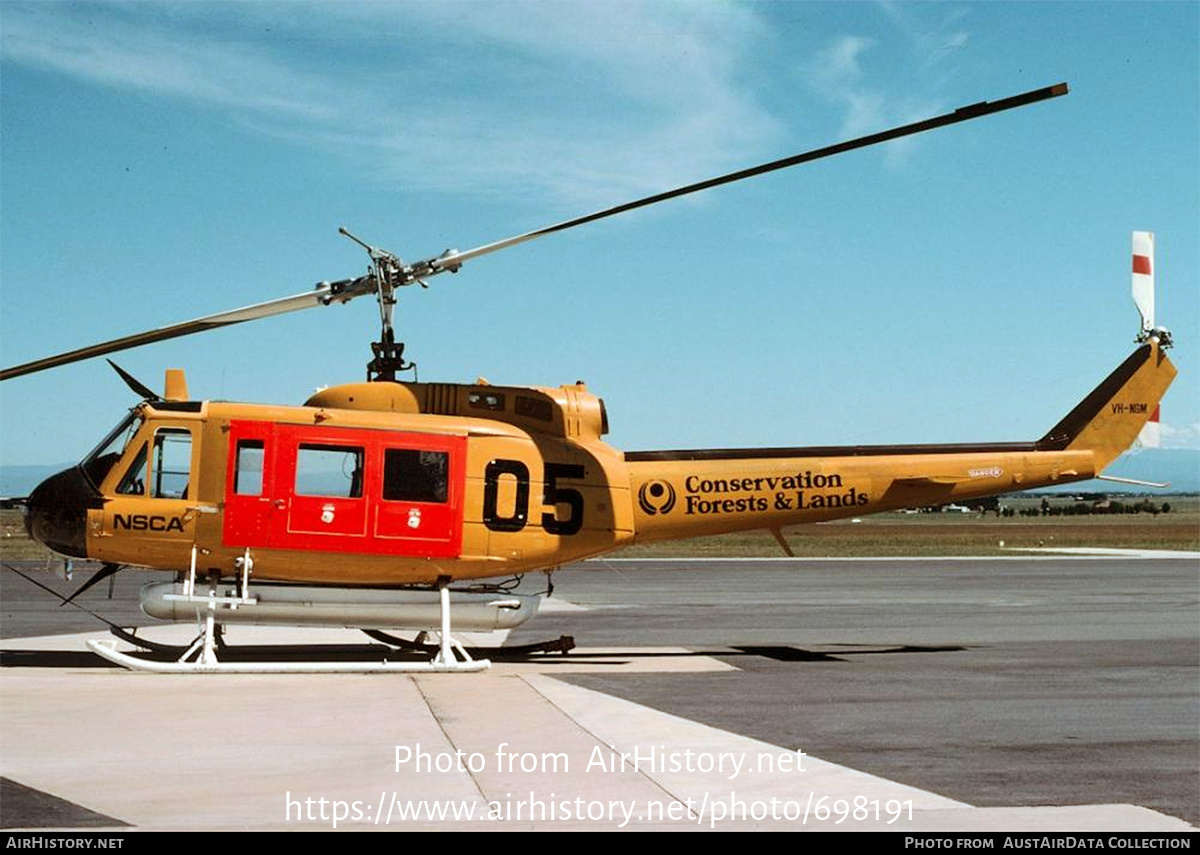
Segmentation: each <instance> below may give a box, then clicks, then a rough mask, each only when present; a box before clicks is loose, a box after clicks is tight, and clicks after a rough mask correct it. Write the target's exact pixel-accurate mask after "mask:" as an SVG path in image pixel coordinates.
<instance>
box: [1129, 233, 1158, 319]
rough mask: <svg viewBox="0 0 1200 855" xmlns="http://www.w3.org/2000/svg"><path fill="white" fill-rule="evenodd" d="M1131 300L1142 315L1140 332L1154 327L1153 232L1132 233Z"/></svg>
mask: <svg viewBox="0 0 1200 855" xmlns="http://www.w3.org/2000/svg"><path fill="white" fill-rule="evenodd" d="M1133 302H1134V305H1136V306H1137V309H1138V311H1139V312H1141V315H1142V332H1143V333H1149V332H1150V331H1151V330H1153V329H1154V233H1153V232H1134V233H1133Z"/></svg>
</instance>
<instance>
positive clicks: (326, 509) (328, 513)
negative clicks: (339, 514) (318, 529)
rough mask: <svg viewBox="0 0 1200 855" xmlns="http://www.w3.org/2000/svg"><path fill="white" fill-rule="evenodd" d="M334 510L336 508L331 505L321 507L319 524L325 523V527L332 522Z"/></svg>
mask: <svg viewBox="0 0 1200 855" xmlns="http://www.w3.org/2000/svg"><path fill="white" fill-rule="evenodd" d="M335 510H336V508H335V507H334V506H333V505H322V506H321V522H323V523H325V525H329V524H330V523H331V522H333V512H334V511H335Z"/></svg>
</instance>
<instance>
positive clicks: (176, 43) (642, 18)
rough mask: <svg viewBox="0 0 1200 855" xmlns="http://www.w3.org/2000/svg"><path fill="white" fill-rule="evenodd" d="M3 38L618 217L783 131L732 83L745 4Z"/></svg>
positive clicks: (129, 15)
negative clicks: (616, 204)
mask: <svg viewBox="0 0 1200 855" xmlns="http://www.w3.org/2000/svg"><path fill="white" fill-rule="evenodd" d="M3 25H4V31H3V32H4V38H3V41H2V50H3V58H4V59H5V60H6V61H9V62H15V63H21V64H24V65H27V66H36V67H38V68H41V69H49V70H53V71H56V72H59V73H62V74H66V75H70V76H72V77H74V78H77V79H80V80H84V81H87V82H89V83H91V84H95V85H99V86H105V87H111V88H120V89H127V90H137V91H140V92H145V93H151V94H153V95H156V96H162V97H166V98H172V99H179V100H187V101H190V102H193V103H194V104H199V105H201V106H202V107H208V108H212V109H215V110H219V111H223V112H224V113H225V114H226V115H227V117H228V118H229V119H231V120H232V121H235V122H238V123H240V124H242V125H243V126H244V127H247V128H249V129H252V130H254V131H256V132H261V133H268V134H272V135H275V136H277V137H279V138H285V139H288V140H290V141H293V142H298V143H304V144H310V145H318V146H322V147H328V148H329V149H330V150H331V151H333V152H335V153H338V154H341V155H343V156H346V157H349V158H354V159H358V160H361V161H364V162H366V163H367V164H368V165H370V166H371V167H373V168H377V169H379V170H380V172H381V174H382V175H383V176H384V177H389V176H390V177H392V178H396V179H399V180H402V181H404V182H405V183H407V184H410V185H417V186H424V187H434V188H436V189H442V190H448V191H456V190H459V189H466V188H469V189H471V190H472V191H473V192H478V182H479V178H480V177H481V176H483V175H486V177H487V181H488V184H489V185H490V186H492V187H494V188H496V189H497V190H504V191H507V192H513V191H524V192H536V193H550V194H552V195H555V196H558V197H559V198H560V199H562V200H564V201H568V202H570V203H571V204H572V205H574V204H579V203H581V202H584V201H586V202H589V203H597V202H599V203H607V202H612V201H619V200H621V199H622V198H625V197H627V196H629V195H630V194H639V193H643V192H654V191H656V190H661V189H665V188H667V187H670V186H672V185H673V184H677V183H683V182H686V181H691V180H695V179H700V178H704V177H707V176H708V175H711V174H713V173H714V172H719V171H720V170H722V169H724V168H728V167H739V166H743V165H746V153H747V152H748V151H754V150H756V149H757V148H759V147H761V146H762V143H763V141H764V140H765V139H767V138H769V137H771V136H772V135H773V134H774V133H775V131H776V126H775V123H774V122H773V121H772V119H771V118H770V117H769V116H768V115H767V114H766V112H765V111H764V110H763V109H762V108H761V107H760V106H759V105H758V104H757V103H756V101H755V98H754V97H753V95H752V94H750V93H748V92H747V91H745V90H743V89H742V88H741V87H739V85H738V84H737V82H736V76H737V71H738V68H739V64H740V63H741V62H743V61H744V60H745V59H746V57H747V56H748V55H750V54H751V53H752V51H753V50H754V46H755V44H756V43H757V41H758V40H759V39H761V38H763V36H764V29H763V27H762V25H761V23H760V22H759V21H758V19H757V18H756V16H755V14H754V11H753V8H752V7H743V6H739V5H735V4H726V3H712V4H692V3H629V4H625V3H612V2H604V3H571V4H558V3H555V4H551V3H521V4H516V5H514V4H508V3H429V4H425V3H399V4H392V3H360V4H352V3H311V4H309V3H284V4H212V3H183V4H99V3H96V4H65V3H44V4H41V3H29V4H26V3H17V4H4V7H3ZM431 141H433V142H431Z"/></svg>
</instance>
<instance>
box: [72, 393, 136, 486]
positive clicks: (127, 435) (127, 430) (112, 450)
mask: <svg viewBox="0 0 1200 855" xmlns="http://www.w3.org/2000/svg"><path fill="white" fill-rule="evenodd" d="M141 425H142V412H141V407H134V408H133V409H132V410H130V411H129V415H127V416H125V418H124V419H122V420H121V423H120V424H118V425H117V426H116V427H115V428H113V429H112V430H111V431H109V433H108V435H107V436H106V437H104V439H103V440H101V442H100V444H99V445H97V446H96V447H95V448H94V449H93V450H92V453H91V454H89V455H88V456H87V457H85V458H83V461H82V462H81V463H80V464H79V468H80V469H82V470H83V474H84V475H85V476H86V477H87V479H88V481H90V482H91V484H92V486H93V487H95V488H96V489H97V490H99V489H100V482H101V481H103V480H104V476H105V475H107V474H108V471H109V470H110V469H112V467H113V464H114V463H116V462H117V461H118V460H119V459H120V458H121V452H122V451H123V450H124V448H125V445H126V443H128V442H129V440H130V439H132V438H133V435H134V434H135V433H137V429H138V428H139V427H141Z"/></svg>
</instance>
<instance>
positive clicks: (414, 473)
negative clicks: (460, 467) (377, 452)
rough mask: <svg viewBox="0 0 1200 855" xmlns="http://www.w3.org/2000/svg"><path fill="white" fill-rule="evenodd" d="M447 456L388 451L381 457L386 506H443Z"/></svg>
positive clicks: (441, 453) (408, 450)
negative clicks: (435, 504) (399, 504)
mask: <svg viewBox="0 0 1200 855" xmlns="http://www.w3.org/2000/svg"><path fill="white" fill-rule="evenodd" d="M449 470H450V455H449V454H447V453H446V452H444V451H420V450H418V449H412V448H389V449H386V450H385V451H384V455H383V498H384V499H386V500H387V501H389V502H445V501H446V485H447V481H448V474H449Z"/></svg>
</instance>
